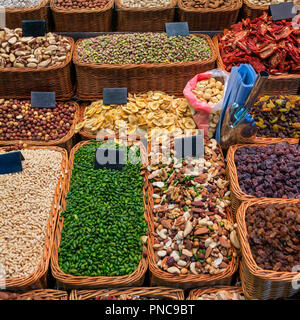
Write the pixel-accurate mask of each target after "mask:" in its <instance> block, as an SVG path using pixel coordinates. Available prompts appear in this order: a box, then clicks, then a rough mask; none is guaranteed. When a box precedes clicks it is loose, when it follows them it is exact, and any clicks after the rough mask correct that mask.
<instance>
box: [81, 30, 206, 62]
mask: <svg viewBox="0 0 300 320" xmlns="http://www.w3.org/2000/svg"><path fill="white" fill-rule="evenodd" d="M77 53H78V59H79V62H81V63H101V64H143V63H148V64H149V63H175V62H188V61H199V60H205V59H208V58H210V57H211V49H210V47H209V45H208V43H207V41H206V39H204V38H202V37H200V36H199V37H198V36H195V35H190V36H188V37H182V36H178V37H169V38H168V37H167V35H166V33H152V32H146V33H125V34H111V35H101V36H99V37H96V38H90V39H86V40H83V41H82V42H81V43H80V44H79V46H78V48H77Z"/></svg>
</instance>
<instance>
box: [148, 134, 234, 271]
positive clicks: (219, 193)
mask: <svg viewBox="0 0 300 320" xmlns="http://www.w3.org/2000/svg"><path fill="white" fill-rule="evenodd" d="M149 158H150V159H151V162H150V163H151V164H150V165H149V166H148V170H149V172H150V175H149V176H148V178H149V181H150V182H151V183H152V187H153V195H152V198H153V202H154V203H153V208H152V212H153V219H154V230H153V234H154V244H153V249H154V255H155V262H156V264H157V266H158V267H159V268H161V269H162V270H164V271H166V272H168V273H172V274H174V275H176V274H177V275H178V274H183V275H186V274H193V275H198V274H205V273H206V274H211V275H215V274H217V273H219V272H221V271H223V270H225V269H226V268H227V267H228V264H229V263H230V261H231V259H232V258H233V257H235V256H236V255H237V253H236V250H235V249H234V247H233V246H235V247H236V248H237V249H238V248H239V247H240V245H239V241H238V238H237V233H236V230H235V227H236V226H235V225H234V224H233V223H232V222H231V221H230V220H229V219H228V215H227V214H228V209H229V204H230V200H229V196H230V191H229V190H228V181H227V180H226V175H225V164H224V160H223V156H222V154H221V151H220V150H219V149H218V147H217V142H216V140H214V139H211V140H205V156H204V158H198V159H197V158H186V159H184V160H179V159H177V158H176V157H175V156H174V146H173V145H171V153H170V155H167V154H166V147H165V146H161V151H159V150H158V149H157V148H155V149H153V146H151V152H150V153H149Z"/></svg>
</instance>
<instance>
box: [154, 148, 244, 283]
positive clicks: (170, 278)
mask: <svg viewBox="0 0 300 320" xmlns="http://www.w3.org/2000/svg"><path fill="white" fill-rule="evenodd" d="M149 148H151V145H150V144H149ZM218 150H219V151H220V153H221V155H222V158H223V161H224V155H223V152H222V149H221V147H220V146H219V145H218ZM148 189H150V190H151V191H149V192H148V193H149V197H151V196H152V194H151V193H153V190H152V184H151V183H150V181H149V185H148ZM148 212H149V213H148V214H149V222H150V225H151V228H150V230H151V233H150V240H151V241H148V261H149V270H150V272H151V273H153V275H154V276H156V277H157V278H158V279H160V280H162V281H164V282H169V283H174V282H175V283H179V284H185V283H193V284H194V283H199V282H201V283H207V284H208V285H209V283H211V282H215V281H219V280H223V279H225V278H228V277H231V276H232V275H233V274H234V273H235V272H236V271H237V269H238V265H239V258H238V257H232V259H231V260H230V262H229V263H228V266H227V268H226V269H225V270H223V271H221V272H219V273H217V274H216V275H211V274H198V275H194V274H186V275H183V274H179V275H174V274H171V273H168V272H167V271H164V270H162V269H160V268H159V267H158V266H157V265H156V263H155V258H154V248H153V244H154V240H155V237H154V235H153V230H154V219H153V218H154V217H153V213H152V206H151V203H150V202H149V204H148ZM226 218H227V219H228V220H229V221H231V222H232V223H233V222H234V220H233V218H232V216H231V214H230V212H229V207H228V209H227V214H226ZM232 249H233V252H236V249H235V248H234V247H233V246H232Z"/></svg>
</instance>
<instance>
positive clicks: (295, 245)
mask: <svg viewBox="0 0 300 320" xmlns="http://www.w3.org/2000/svg"><path fill="white" fill-rule="evenodd" d="M246 225H247V231H248V240H249V244H250V247H251V252H252V256H253V258H254V260H255V262H256V263H257V265H258V266H259V267H260V268H262V269H264V270H274V271H279V272H281V271H283V272H292V269H293V267H294V266H299V265H300V240H299V233H300V202H298V203H296V204H291V203H284V204H279V203H272V204H257V205H252V206H250V207H248V209H247V212H246Z"/></svg>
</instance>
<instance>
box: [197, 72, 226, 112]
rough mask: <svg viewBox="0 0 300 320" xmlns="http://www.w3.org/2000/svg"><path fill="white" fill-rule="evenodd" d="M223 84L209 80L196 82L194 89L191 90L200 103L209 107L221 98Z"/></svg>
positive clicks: (212, 79) (213, 79)
mask: <svg viewBox="0 0 300 320" xmlns="http://www.w3.org/2000/svg"><path fill="white" fill-rule="evenodd" d="M223 91H224V84H223V83H222V82H221V81H219V80H216V79H215V78H210V79H208V80H201V81H199V82H197V85H196V88H195V89H194V90H193V93H194V95H195V96H196V97H197V98H198V99H199V100H201V101H203V102H205V103H207V104H208V105H210V106H214V105H216V104H217V103H218V102H219V101H220V100H222V98H223Z"/></svg>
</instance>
